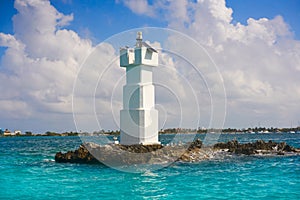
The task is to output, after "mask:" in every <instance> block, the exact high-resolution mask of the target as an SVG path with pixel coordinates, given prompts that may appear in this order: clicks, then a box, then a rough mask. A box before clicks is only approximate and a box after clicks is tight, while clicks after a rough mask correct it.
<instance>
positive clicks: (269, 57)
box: [130, 0, 300, 127]
mask: <svg viewBox="0 0 300 200" xmlns="http://www.w3.org/2000/svg"><path fill="white" fill-rule="evenodd" d="M152 6H153V7H155V8H157V7H159V6H160V9H164V12H159V9H156V11H155V12H156V16H159V17H161V18H163V19H164V20H166V22H167V23H168V27H169V28H172V29H175V30H178V31H181V32H183V33H186V34H187V35H189V36H191V37H192V38H194V39H195V40H196V41H197V42H198V43H199V44H200V45H202V46H203V47H204V48H205V49H206V50H207V51H208V52H209V54H210V55H211V56H212V58H213V59H214V61H215V63H216V64H217V66H218V69H219V70H220V72H221V74H222V76H223V78H224V84H225V88H226V91H227V100H228V104H227V106H228V109H227V110H228V116H227V121H226V125H227V126H238V127H245V126H250V125H257V124H258V122H261V123H260V124H261V125H265V126H290V123H291V122H294V123H295V122H297V121H299V117H298V113H299V111H300V110H299V106H298V105H297V103H296V102H299V101H300V95H299V85H300V81H299V78H298V76H299V68H300V67H299V66H300V60H299V55H300V48H299V45H300V41H298V40H295V39H294V38H293V33H292V30H291V28H290V27H289V25H288V24H287V23H286V22H285V21H284V19H283V17H281V16H276V17H275V18H273V19H268V18H261V19H257V20H255V19H252V18H249V19H248V20H247V24H241V23H239V22H237V23H233V22H232V19H233V18H232V13H233V10H232V9H231V8H228V7H227V6H226V3H225V0H200V1H196V2H195V1H170V2H169V1H168V2H166V1H154V2H153V5H152ZM176 8H178V12H174V9H176ZM130 9H131V8H130ZM179 18H180V19H181V20H180V19H179ZM170 45H171V44H170ZM185 46H186V45H184V44H179V43H178V41H174V42H173V47H172V48H175V49H176V48H184V47H185ZM186 51H193V49H188V48H187V49H186ZM198 60H199V63H200V62H201V58H199V59H198ZM207 78H208V81H209V76H207ZM258 111H259V112H258ZM241 112H242V113H243V114H241Z"/></svg>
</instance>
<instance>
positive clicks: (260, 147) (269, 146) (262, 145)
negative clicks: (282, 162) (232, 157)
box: [213, 140, 296, 155]
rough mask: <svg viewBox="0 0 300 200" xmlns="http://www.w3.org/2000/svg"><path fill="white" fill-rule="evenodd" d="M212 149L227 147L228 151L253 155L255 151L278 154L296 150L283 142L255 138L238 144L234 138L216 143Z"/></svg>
mask: <svg viewBox="0 0 300 200" xmlns="http://www.w3.org/2000/svg"><path fill="white" fill-rule="evenodd" d="M213 148H214V149H228V151H229V152H232V153H235V154H245V155H253V154H257V153H262V152H263V153H264V154H271V153H275V154H278V155H282V154H284V152H296V150H295V148H293V147H291V146H289V145H287V144H286V143H285V142H280V143H276V142H273V141H271V140H270V141H268V142H265V141H263V140H257V141H256V142H254V143H246V144H239V143H238V142H237V141H236V140H233V141H229V142H227V143H222V142H221V143H217V144H215V145H214V146H213Z"/></svg>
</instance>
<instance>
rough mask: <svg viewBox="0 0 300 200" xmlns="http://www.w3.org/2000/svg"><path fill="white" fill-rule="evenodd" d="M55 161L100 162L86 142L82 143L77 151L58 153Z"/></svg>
mask: <svg viewBox="0 0 300 200" xmlns="http://www.w3.org/2000/svg"><path fill="white" fill-rule="evenodd" d="M55 161H56V162H58V163H99V161H98V160H97V159H96V158H95V157H94V156H93V155H92V154H91V153H90V152H89V151H88V149H87V148H86V147H85V145H84V144H82V145H80V147H79V148H78V149H77V150H75V151H68V152H67V153H61V152H58V153H56V155H55Z"/></svg>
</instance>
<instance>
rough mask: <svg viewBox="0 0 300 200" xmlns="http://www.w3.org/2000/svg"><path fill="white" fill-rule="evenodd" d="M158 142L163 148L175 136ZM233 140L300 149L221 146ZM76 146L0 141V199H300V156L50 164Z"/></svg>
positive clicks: (57, 140) (293, 140)
mask: <svg viewBox="0 0 300 200" xmlns="http://www.w3.org/2000/svg"><path fill="white" fill-rule="evenodd" d="M160 137H161V138H160V139H161V141H163V142H164V143H166V142H169V141H170V140H171V139H172V138H174V135H162V136H160ZM184 137H185V136H180V137H178V138H176V139H177V140H178V141H180V140H184ZM197 137H199V138H202V139H203V137H204V136H203V135H197ZM233 138H236V139H238V140H239V141H241V142H249V141H255V140H257V139H264V140H274V141H277V142H278V141H286V142H287V143H288V144H291V145H293V146H296V147H300V134H260V135H258V134H249V135H245V134H244V135H242V134H240V135H221V137H220V139H219V141H227V140H230V139H233ZM178 141H175V142H178ZM80 143H81V140H80V138H79V137H15V138H3V137H1V138H0V199H57V198H67V199H125V198H126V199H128V198H130V199H207V198H212V199H231V198H232V199H274V198H280V199H299V198H300V156H276V157H273V156H272V157H271V156H269V157H260V156H233V157H226V158H224V159H215V160H211V161H204V162H201V163H174V164H172V165H170V166H169V167H167V168H163V169H160V170H157V171H146V172H144V173H139V174H133V173H125V172H121V171H117V170H114V169H111V168H108V167H105V166H103V165H85V164H60V163H55V162H54V155H55V153H56V152H58V151H67V150H73V149H76V148H77V147H78V146H79V145H80Z"/></svg>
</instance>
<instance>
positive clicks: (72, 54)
mask: <svg viewBox="0 0 300 200" xmlns="http://www.w3.org/2000/svg"><path fill="white" fill-rule="evenodd" d="M14 6H15V8H16V9H17V11H18V12H17V14H16V15H15V16H14V17H13V28H14V34H13V35H10V34H5V33H0V45H1V46H2V47H6V48H7V49H6V50H5V54H4V55H3V57H2V60H1V71H0V78H1V81H2V82H3V83H4V84H1V87H0V92H1V94H3V95H1V97H0V105H1V112H2V114H1V116H2V118H3V117H4V118H7V117H12V119H14V118H16V119H24V120H26V119H27V118H39V117H41V116H44V117H41V118H40V119H39V120H37V121H36V126H37V127H26V125H25V127H24V125H22V124H21V123H20V124H18V125H17V126H23V127H19V128H24V129H25V128H26V129H34V130H44V129H46V128H47V127H46V124H47V121H53V120H52V119H53V116H54V115H53V114H56V113H64V114H66V115H68V116H71V113H72V107H71V100H72V98H71V96H72V87H73V82H74V79H75V77H76V74H77V70H78V69H79V66H80V63H81V62H82V61H83V59H84V57H85V56H86V55H87V54H88V53H89V52H90V51H91V49H92V44H91V41H89V40H85V39H82V38H80V37H79V36H78V34H77V33H75V32H74V31H72V30H67V29H64V28H63V27H64V26H66V25H68V24H69V23H70V22H71V21H72V19H73V15H72V14H70V15H64V14H62V13H60V12H58V11H57V10H56V9H55V8H54V7H53V6H52V5H51V4H50V2H49V1H35V0H16V1H15V4H14ZM45 115H47V117H45ZM43 118H44V121H43ZM54 118H55V117H54ZM53 125H54V126H56V127H49V129H51V128H52V129H53V130H68V129H71V128H72V127H63V123H59V122H58V123H56V124H53ZM13 128H17V127H13Z"/></svg>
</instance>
